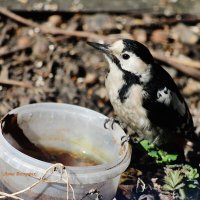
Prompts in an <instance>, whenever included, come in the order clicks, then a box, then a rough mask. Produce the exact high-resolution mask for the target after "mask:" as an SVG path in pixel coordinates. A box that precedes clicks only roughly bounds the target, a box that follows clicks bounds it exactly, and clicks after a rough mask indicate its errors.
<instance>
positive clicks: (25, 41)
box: [17, 36, 32, 48]
mask: <svg viewBox="0 0 200 200" xmlns="http://www.w3.org/2000/svg"><path fill="white" fill-rule="evenodd" d="M31 43H32V39H31V38H30V37H28V36H22V37H20V38H19V39H18V41H17V45H18V47H21V48H23V47H27V46H29V45H30V44H31Z"/></svg>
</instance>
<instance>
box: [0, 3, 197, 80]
mask: <svg viewBox="0 0 200 200" xmlns="http://www.w3.org/2000/svg"><path fill="white" fill-rule="evenodd" d="M0 14H3V15H5V16H7V17H9V18H11V19H13V20H15V21H17V22H19V23H22V24H24V25H26V26H30V27H33V28H39V29H40V31H41V32H43V33H46V34H52V35H66V36H75V37H82V38H87V39H95V40H104V41H111V40H113V39H114V38H110V37H109V36H102V35H98V34H95V33H91V32H85V31H67V30H63V29H60V28H48V27H44V26H42V25H40V24H38V23H36V22H34V21H32V20H28V19H25V18H23V17H21V16H19V15H17V14H15V13H13V12H12V11H10V10H8V9H6V8H4V7H0ZM151 52H152V54H153V56H154V57H155V58H156V59H157V60H160V61H162V62H165V63H167V64H169V65H170V66H172V67H174V68H175V69H177V70H179V71H181V72H183V73H185V74H187V75H189V76H192V77H193V78H195V79H197V80H200V71H199V70H197V69H194V68H195V67H196V68H199V65H200V64H199V62H197V61H193V62H190V63H189V62H184V63H183V62H182V61H180V60H179V61H178V60H177V59H176V58H172V57H166V56H165V55H161V54H159V53H157V52H156V51H153V50H152V51H151Z"/></svg>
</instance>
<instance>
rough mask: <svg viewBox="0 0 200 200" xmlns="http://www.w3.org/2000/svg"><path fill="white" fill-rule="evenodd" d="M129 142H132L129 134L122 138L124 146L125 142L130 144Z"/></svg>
mask: <svg viewBox="0 0 200 200" xmlns="http://www.w3.org/2000/svg"><path fill="white" fill-rule="evenodd" d="M129 141H130V136H129V135H128V134H127V135H124V136H122V137H121V145H122V146H123V145H124V143H125V142H129Z"/></svg>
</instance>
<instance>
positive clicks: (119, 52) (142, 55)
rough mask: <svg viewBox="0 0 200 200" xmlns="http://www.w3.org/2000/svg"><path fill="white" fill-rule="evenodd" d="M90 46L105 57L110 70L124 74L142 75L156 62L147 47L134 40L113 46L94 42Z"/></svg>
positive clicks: (118, 42)
mask: <svg viewBox="0 0 200 200" xmlns="http://www.w3.org/2000/svg"><path fill="white" fill-rule="evenodd" d="M88 44H89V45H90V46H92V47H94V48H95V49H97V50H99V51H101V52H102V53H103V54H104V55H105V57H106V59H107V61H108V63H109V67H110V70H112V69H115V70H116V69H118V70H120V71H122V72H130V73H132V74H136V75H142V74H143V73H145V72H146V71H147V70H149V66H150V64H152V63H153V61H154V59H153V57H152V55H151V53H150V52H149V50H148V49H147V47H145V46H144V45H143V44H141V43H139V42H137V41H134V40H129V39H123V40H118V41H116V42H114V43H113V44H99V43H93V42H88Z"/></svg>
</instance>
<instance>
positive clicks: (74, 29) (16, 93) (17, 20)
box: [0, 0, 200, 199]
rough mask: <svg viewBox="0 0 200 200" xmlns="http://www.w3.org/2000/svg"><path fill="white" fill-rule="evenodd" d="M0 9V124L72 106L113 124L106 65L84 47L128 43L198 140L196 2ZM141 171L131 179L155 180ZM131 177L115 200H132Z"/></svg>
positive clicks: (8, 2)
mask: <svg viewBox="0 0 200 200" xmlns="http://www.w3.org/2000/svg"><path fill="white" fill-rule="evenodd" d="M0 3H1V6H2V7H0V116H1V117H2V116H4V115H5V114H6V113H7V112H8V111H9V110H11V109H13V108H15V107H18V106H22V105H25V104H30V103H36V102H59V103H70V104H76V105H81V106H84V107H87V108H91V109H93V110H96V111H98V112H101V113H103V114H105V115H107V116H109V117H113V116H115V113H113V109H112V107H111V105H110V102H109V99H108V96H107V93H106V90H105V87H104V81H105V75H106V72H107V70H108V69H107V63H106V62H105V60H104V58H103V56H102V55H101V54H100V53H98V52H96V51H94V50H93V49H92V48H91V47H89V46H88V45H87V44H86V41H96V42H102V41H105V42H108V43H109V42H112V41H115V40H117V39H119V38H131V39H135V40H137V41H139V42H141V43H143V44H145V45H146V46H147V47H148V48H149V49H150V50H151V52H152V54H153V55H154V57H155V58H156V60H157V61H158V62H159V63H160V64H162V66H163V67H164V68H165V69H166V70H167V71H168V72H169V73H170V75H171V76H172V78H173V79H174V80H175V82H176V84H177V85H178V87H179V89H180V90H181V93H182V94H183V96H184V97H185V99H186V101H187V103H188V105H189V108H190V111H191V113H192V116H193V120H194V124H195V126H196V132H197V133H200V100H199V99H200V14H199V13H200V1H198V0H160V1H156V0H141V1H139V0H137V1H136V0H135V1H133V0H118V1H117V0H116V1H114V0H110V1H107V0H91V1H90V0H46V1H39V0H34V1H31V0H0ZM143 170H144V169H143ZM147 171H148V170H147V169H146V171H145V170H144V172H143V173H142V170H141V171H140V173H139V174H140V175H141V174H143V175H144V176H146V179H148V181H150V180H151V179H152V178H157V175H156V173H158V171H159V170H155V171H156V172H153V175H152V173H151V174H148V173H147ZM137 173H138V171H136V170H133V169H132V171H130V174H131V179H130V180H131V181H130V180H129V184H123V183H122V184H121V186H120V190H119V192H118V199H134V198H135V199H139V197H135V196H133V195H132V193H131V192H130V191H132V190H133V189H134V188H135V187H136V179H134V178H133V176H132V175H134V176H135V175H137ZM130 174H129V175H130ZM126 183H127V182H126ZM158 185H159V184H158ZM152 187H154V188H155V185H153V186H152ZM156 191H158V190H156ZM154 198H155V199H156V198H160V197H155V195H154ZM163 199H164V197H163ZM193 199H194V198H193ZM197 199H198V198H197Z"/></svg>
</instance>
